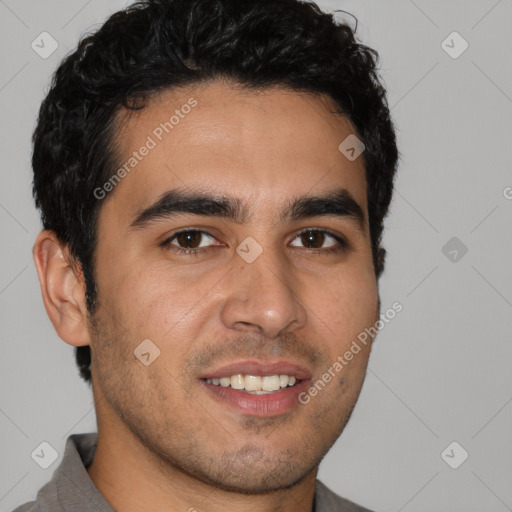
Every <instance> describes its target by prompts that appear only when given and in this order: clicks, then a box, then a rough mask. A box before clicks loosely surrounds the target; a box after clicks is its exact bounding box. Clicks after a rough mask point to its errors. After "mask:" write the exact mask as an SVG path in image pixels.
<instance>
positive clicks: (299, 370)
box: [200, 359, 311, 380]
mask: <svg viewBox="0 0 512 512" xmlns="http://www.w3.org/2000/svg"><path fill="white" fill-rule="evenodd" d="M238 374H241V375H261V376H262V377H263V376H265V375H293V376H294V377H295V378H297V379H299V380H304V379H310V378H311V372H310V371H309V370H308V369H307V368H306V367H305V366H302V365H300V364H296V363H293V362H291V361H285V360H279V361H272V362H271V361H258V360H256V359H251V360H245V361H238V362H233V363H229V364H226V365H224V366H220V367H218V368H215V369H214V370H209V371H207V372H205V373H204V375H202V376H201V377H200V378H201V379H215V378H217V379H219V378H221V377H230V376H231V375H238Z"/></svg>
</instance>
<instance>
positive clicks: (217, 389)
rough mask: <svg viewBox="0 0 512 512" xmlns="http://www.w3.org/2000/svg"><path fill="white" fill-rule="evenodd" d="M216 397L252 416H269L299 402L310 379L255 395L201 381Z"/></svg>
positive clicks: (286, 410) (285, 410)
mask: <svg viewBox="0 0 512 512" xmlns="http://www.w3.org/2000/svg"><path fill="white" fill-rule="evenodd" d="M201 382H202V384H203V385H204V386H205V387H206V389H207V390H208V391H209V392H210V393H212V394H213V395H214V397H215V398H216V399H217V400H219V401H221V402H223V403H225V404H227V405H229V406H231V407H233V408H234V409H236V410H238V411H239V412H242V413H243V414H249V415H251V416H259V417H262V418H264V417H269V416H277V415H279V414H284V413H287V412H289V411H290V410H291V409H293V407H295V406H297V405H298V404H299V395H300V394H301V393H302V392H303V391H305V390H306V389H307V388H308V382H309V379H305V380H302V381H301V382H299V383H298V384H296V385H295V386H290V387H286V388H281V390H280V391H276V392H274V393H269V394H264V395H253V394H251V393H245V392H244V391H240V390H239V389H233V388H231V387H227V388H224V387H222V386H216V385H215V384H210V383H209V382H205V381H204V380H202V381H201Z"/></svg>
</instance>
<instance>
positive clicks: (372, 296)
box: [307, 271, 378, 342]
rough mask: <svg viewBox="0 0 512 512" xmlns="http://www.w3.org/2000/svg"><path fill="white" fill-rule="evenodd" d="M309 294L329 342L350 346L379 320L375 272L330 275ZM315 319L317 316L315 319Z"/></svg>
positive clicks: (340, 272)
mask: <svg viewBox="0 0 512 512" xmlns="http://www.w3.org/2000/svg"><path fill="white" fill-rule="evenodd" d="M309 288H310V290H311V291H310V292H309V293H308V294H307V296H308V301H310V302H309V303H310V304H311V308H312V310H313V311H314V312H315V313H316V314H317V315H318V318H319V319H320V320H321V321H322V322H323V323H324V324H325V329H326V332H327V333H328V336H329V337H330V338H333V337H336V338H337V340H340V341H343V342H350V341H351V340H352V339H355V338H356V337H357V335H358V334H359V333H360V332H361V331H362V330H364V329H365V328H366V327H368V326H370V325H373V323H374V322H375V321H376V319H377V317H378V289H377V283H376V279H375V274H374V273H373V271H365V272H344V271H339V272H337V273H332V274H329V276H328V277H327V278H324V280H323V284H322V285H321V284H320V283H318V281H317V282H316V285H315V286H314V287H313V286H310V287H309ZM313 318H314V316H313Z"/></svg>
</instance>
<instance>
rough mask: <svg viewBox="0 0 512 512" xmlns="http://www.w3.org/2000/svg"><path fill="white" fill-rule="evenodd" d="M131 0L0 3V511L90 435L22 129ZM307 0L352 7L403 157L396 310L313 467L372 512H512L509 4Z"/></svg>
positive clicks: (91, 422)
mask: <svg viewBox="0 0 512 512" xmlns="http://www.w3.org/2000/svg"><path fill="white" fill-rule="evenodd" d="M127 3H128V2H124V1H109V2H101V1H100V0H89V1H84V0H66V1H64V0H51V1H50V0H48V1H44V2H41V1H35V0H32V1H28V0H22V1H14V0H0V27H1V33H0V41H1V54H2V65H1V71H0V106H1V116H2V122H1V134H0V143H1V181H0V184H1V186H0V231H1V240H2V242H1V243H2V252H1V260H0V261H1V265H0V312H1V313H0V314H1V323H0V333H1V340H2V342H1V348H2V351H1V357H0V379H1V386H0V429H1V433H2V436H1V441H0V459H1V461H2V463H1V466H0V511H1V512H7V511H10V510H12V509H13V508H15V506H17V505H19V504H21V503H23V502H25V501H28V500H32V499H34V497H35V494H36V492H37V490H38V489H39V488H40V487H41V485H43V484H44V483H45V482H46V481H48V480H49V479H50V477H51V474H52V473H53V471H54V469H55V468H56V466H57V464H58V463H59V462H60V457H59V459H58V460H57V461H56V462H55V463H54V464H53V465H52V466H50V468H48V469H46V470H44V469H41V468H40V467H39V466H38V465H36V463H35V462H34V461H33V460H32V458H31V456H30V454H31V453H32V451H33V450H34V449H35V448H36V447H37V446H38V445H39V444H40V443H41V442H42V441H47V442H49V443H50V444H51V445H52V446H54V447H55V448H56V450H57V451H58V453H59V454H62V450H63V448H64V443H65V439H66V437H67V436H68V435H69V434H70V433H73V432H88V431H94V430H96V423H95V415H94V409H93V406H92V396H91V392H90V390H89V388H88V386H87V385H86V384H85V383H83V382H82V381H81V380H80V379H79V377H78V372H77V369H76V366H75V363H74V354H73V349H72V348H71V347H69V346H67V345H66V344H65V343H64V342H62V341H61V340H60V339H59V338H58V337H57V335H56V334H55V332H54V330H53V327H52V325H51V324H50V322H49V320H48V319H47V316H46V312H45V310H44V307H43V303H42V300H41V296H40V290H39V283H38V280H37V275H36V272H35V268H34V265H33V262H32V254H31V249H32V244H33V242H34V239H35V237H36V235H37V233H38V231H39V229H40V221H39V216H38V213H37V211H36V210H35V207H34V205H33V201H32V197H31V181H32V177H31V167H30V155H31V145H30V137H31V134H32V131H33V128H34V126H35V120H36V116H37V111H38V108H39V104H40V102H41V100H42V99H43V97H44V95H45V93H46V91H47V87H48V83H49V79H50V76H51V74H52V73H53V71H54V70H55V69H56V67H57V65H58V63H59V62H60V60H61V59H62V58H63V57H64V56H65V55H66V54H67V53H68V52H69V51H71V50H73V49H74V47H75V46H76V44H77V41H78V37H79V35H80V34H82V33H83V32H85V31H87V30H91V29H94V28H98V27H99V26H100V25H101V23H102V21H103V20H104V19H105V17H106V16H107V15H109V14H110V13H112V12H114V11H115V10H117V9H118V8H121V7H124V6H125V5H126V4H127ZM319 5H320V6H321V7H323V8H324V9H327V10H334V9H344V10H346V11H348V12H351V13H353V14H355V15H356V16H357V18H358V19H359V28H358V34H359V37H360V38H361V39H362V41H363V42H365V43H367V44H369V45H370V46H373V47H375V48H376V49H377V50H378V51H379V53H380V55H381V68H382V74H383V76H384V79H385V82H386V84H387V87H388V91H389V103H390V105H391V106H392V114H393V116H394V119H395V122H396V125H397V129H398V139H399V147H400V151H401V153H402V160H401V165H400V169H399V174H398V179H397V182H396V192H395V197H394V200H393V203H392V207H391V213H390V216H389V218H388V220H387V223H386V227H387V231H386V234H385V238H384V245H385V247H386V248H387V250H388V259H387V265H386V271H385V274H384V276H383V277H382V278H381V281H380V290H381V298H382V310H383V311H385V310H386V309H387V308H388V307H390V306H391V304H392V303H393V302H395V301H399V302H400V303H401V304H403V311H402V312H401V313H399V314H398V315H397V316H396V318H395V319H394V320H393V321H392V322H390V323H389V324H387V325H386V326H385V327H384V328H383V329H382V331H381V332H380V333H379V335H378V337H377V341H376V343H375V345H374V349H373V353H372V357H371V360H370V366H369V371H368V377H367V380H366V383H365V386H364V389H363V392H362V394H361V398H360V400H359V403H358V406H357V407H356V410H355V412H354V415H353V417H352V419H351V422H350V423H349V426H348V427H347V428H346V430H345V432H344V433H343V435H342V436H341V438H340V439H339V441H338V442H337V443H336V445H335V446H334V447H333V449H332V450H331V451H330V452H329V454H328V456H327V457H326V459H325V460H324V462H323V463H322V465H321V469H320V478H321V479H322V480H323V481H324V483H326V484H327V485H328V486H330V487H331V488H332V489H333V490H334V491H336V492H338V493H339V494H341V495H343V496H345V497H348V498H350V499H352V500H354V501H356V502H359V503H361V504H363V505H365V506H367V507H369V508H371V509H375V510H376V511H382V512H385V511H429V512H435V511H451V512H457V511H466V512H469V511H475V512H476V511H478V512H482V511H487V512H500V511H506V510H512V508H511V507H512V486H511V485H510V482H511V479H512V443H511V442H510V437H511V432H512V428H511V427H512V404H511V403H510V402H511V401H512V372H511V370H510V362H511V361H512V321H511V318H512V270H511V264H512V171H511V161H512V141H511V140H510V139H511V137H512V53H511V52H512V31H511V29H510V27H511V26H512V2H511V0H500V1H496V0H478V1H477V0H460V1H442V0H432V1H430V0H429V1H426V0H414V1H412V0H411V1H409V0H390V1H386V2H384V1H382V0H380V1H379V0H361V1H355V0H352V1H346V2H345V1H342V0H333V1H323V2H319ZM44 31H46V32H48V33H50V34H51V36H52V37H53V38H54V39H55V40H56V41H57V42H58V45H59V47H58V49H57V50H56V51H55V52H54V53H53V54H52V55H51V56H50V57H48V58H47V59H43V58H41V57H40V56H39V55H38V54H37V53H36V52H35V51H34V50H33V49H32V48H31V43H32V41H34V40H35V39H36V38H37V37H38V36H39V34H41V33H42V32H44ZM454 31H456V32H457V33H458V34H460V35H457V34H455V35H454V34H452V33H453V32H454ZM443 41H445V42H444V43H443ZM464 41H466V42H467V44H468V45H469V46H468V48H467V49H466V51H465V52H464V53H462V54H461V55H458V53H460V51H461V50H462V49H463V48H464V44H465V43H464ZM449 53H451V54H452V56H450V55H449ZM454 56H457V58H453V57H454ZM453 237H456V238H457V240H455V241H453V240H452V241H451V242H450V243H449V245H448V246H447V247H445V244H447V243H448V242H449V241H450V240H451V239H452V238H453ZM464 247H466V248H467V253H465V254H464ZM443 248H444V249H443ZM454 251H455V252H454ZM454 260H455V261H454ZM453 441H456V442H457V443H459V445H460V447H459V446H457V447H456V448H455V449H454V451H451V448H450V449H449V450H448V452H447V453H448V455H449V459H450V462H451V463H452V465H453V464H455V463H457V462H458V461H460V460H461V454H462V453H463V452H462V449H463V450H465V451H467V452H468V454H469V457H468V459H467V460H466V461H465V462H464V463H463V464H462V465H460V467H458V469H452V468H451V467H450V466H449V465H448V464H447V463H446V462H445V460H443V458H442V457H441V453H442V452H443V450H444V449H445V448H446V447H447V446H448V445H450V443H452V442H453ZM305 442H307V440H305ZM445 457H446V456H445Z"/></svg>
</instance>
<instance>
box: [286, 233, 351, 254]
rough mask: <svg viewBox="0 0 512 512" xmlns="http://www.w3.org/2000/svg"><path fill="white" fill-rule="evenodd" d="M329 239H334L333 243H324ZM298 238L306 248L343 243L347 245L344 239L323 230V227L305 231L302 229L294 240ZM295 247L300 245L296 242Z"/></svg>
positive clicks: (327, 246)
mask: <svg viewBox="0 0 512 512" xmlns="http://www.w3.org/2000/svg"><path fill="white" fill-rule="evenodd" d="M329 239H331V240H332V242H331V243H329V244H328V245H325V246H324V243H325V242H326V240H327V241H328V240H329ZM296 240H300V242H301V243H302V244H303V245H304V247H305V248H306V249H321V248H328V249H330V248H331V247H335V246H336V245H342V246H343V247H344V246H345V244H344V241H343V240H342V239H341V238H339V237H337V236H335V235H333V234H330V233H329V232H328V231H325V230H321V229H307V230H305V231H302V232H301V233H299V234H298V235H297V237H296V238H295V240H294V242H295V241H296ZM292 246H293V247H298V246H296V245H294V244H292Z"/></svg>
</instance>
